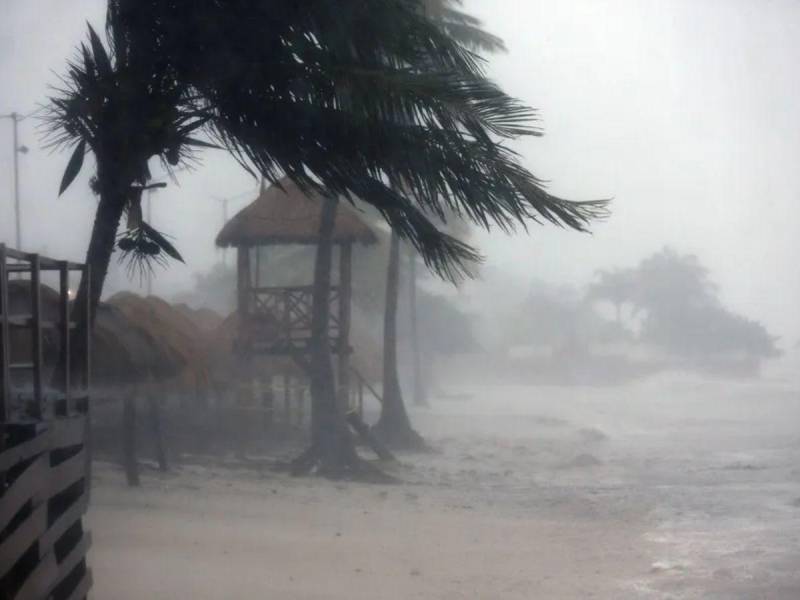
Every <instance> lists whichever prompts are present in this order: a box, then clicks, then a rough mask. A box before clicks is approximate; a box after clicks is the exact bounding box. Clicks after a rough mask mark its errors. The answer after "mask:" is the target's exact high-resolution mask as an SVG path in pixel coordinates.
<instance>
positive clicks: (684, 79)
mask: <svg viewBox="0 0 800 600" xmlns="http://www.w3.org/2000/svg"><path fill="white" fill-rule="evenodd" d="M103 5H104V3H103V2H102V0H70V1H69V2H64V1H63V0H34V1H30V0H3V2H2V6H0V81H2V82H3V87H2V91H0V114H5V113H8V112H10V111H12V110H16V111H19V112H22V113H28V112H30V111H32V110H34V109H36V107H37V106H38V105H40V104H42V103H44V102H45V100H46V95H47V93H48V89H47V86H48V85H57V84H58V77H57V73H58V72H63V69H64V65H65V61H66V58H67V57H69V56H70V55H71V54H72V53H73V49H74V47H75V45H76V44H77V43H78V42H79V41H81V40H82V39H83V37H84V35H85V31H86V21H87V20H88V21H90V22H91V23H93V24H95V25H96V26H97V27H98V28H101V27H102V22H103ZM466 7H467V9H468V10H471V11H473V12H474V13H476V14H477V15H479V16H481V17H482V18H484V20H485V22H486V24H487V27H488V29H490V30H491V31H492V32H493V33H496V34H498V35H500V36H501V37H503V38H504V39H505V40H506V43H507V45H508V47H509V52H508V53H507V54H503V55H497V56H492V57H490V62H489V66H488V69H489V72H490V73H491V74H492V76H493V77H494V78H495V79H496V80H497V81H498V82H499V83H500V84H501V85H502V86H503V87H504V88H505V89H506V90H507V91H509V92H510V93H512V94H513V95H515V96H518V97H520V98H522V99H523V100H524V101H526V102H527V103H528V104H530V105H532V106H534V107H536V108H538V109H539V110H540V117H541V126H542V127H543V129H544V130H545V133H546V135H545V136H544V137H543V138H537V139H531V140H526V141H524V142H521V143H520V144H518V146H517V149H518V150H519V151H520V152H521V153H522V154H523V156H524V160H525V163H526V165H527V166H528V167H529V168H530V169H531V170H532V171H533V172H534V173H535V174H536V175H537V176H538V177H540V178H542V179H546V180H548V181H549V182H550V190H551V191H552V192H553V193H556V194H558V195H561V196H563V197H567V198H573V199H592V198H605V197H612V198H613V205H612V211H613V212H612V216H611V218H610V219H609V220H608V221H607V222H605V223H601V224H598V225H597V226H595V228H594V235H592V236H588V235H581V234H576V233H573V232H568V231H562V230H556V229H554V228H553V227H533V228H532V229H531V230H530V233H529V234H528V235H518V236H516V237H514V238H508V237H506V236H503V235H500V234H499V233H493V234H491V235H485V234H482V235H479V236H477V238H476V240H477V241H478V242H479V243H480V245H481V248H482V251H483V252H484V254H485V255H486V258H487V263H488V264H489V265H490V266H491V267H497V268H502V269H505V270H506V271H508V272H509V273H511V274H513V275H514V276H515V277H516V278H517V280H518V282H519V289H520V290H524V289H525V288H526V286H527V285H528V282H530V281H531V280H532V279H544V280H549V281H553V282H556V283H572V284H575V285H582V284H584V283H586V282H588V281H590V280H591V278H592V277H593V274H594V272H595V271H596V270H597V269H600V268H609V267H613V266H630V265H633V264H635V263H636V262H638V261H639V260H640V259H641V258H643V257H644V256H646V255H647V254H650V253H652V252H654V251H657V250H659V249H660V248H662V247H663V246H664V245H671V246H673V247H674V248H675V249H677V250H678V251H682V252H687V253H689V252H691V253H696V254H698V255H699V256H700V258H701V260H702V262H703V263H705V264H706V265H707V266H708V267H709V268H710V269H711V272H712V276H713V278H714V280H715V281H716V282H717V283H718V284H719V285H720V288H721V294H722V296H723V299H724V301H725V302H726V303H727V304H728V305H729V306H731V307H732V308H733V309H735V310H737V311H740V312H743V313H744V314H746V315H747V316H749V317H751V318H755V319H758V320H761V321H762V322H764V323H765V324H767V326H768V327H769V328H770V329H771V331H772V332H773V333H774V334H776V335H780V336H781V337H782V343H781V345H782V346H783V347H790V346H792V345H794V343H795V342H796V340H797V338H798V336H800V311H798V305H800V270H798V267H797V263H796V257H797V255H798V249H799V248H800V245H799V244H798V243H797V236H798V234H799V233H800V221H799V220H798V217H797V211H796V210H795V207H796V201H797V197H798V190H800V170H799V169H798V168H797V166H796V164H797V159H798V156H800V152H798V150H799V149H800V105H798V103H797V95H798V87H799V84H798V81H799V80H798V77H797V75H796V70H797V66H796V65H798V64H800V41H799V40H800V3H798V2H796V1H794V0H782V1H768V0H670V1H667V0H627V1H623V0H609V1H603V0H569V1H562V2H546V1H543V0H542V1H540V0H520V1H516V2H515V1H511V0H471V1H469V2H468V3H467V4H466ZM20 134H21V142H22V143H24V144H25V145H26V146H29V147H30V148H31V152H29V153H28V154H26V155H24V156H22V157H21V193H22V201H23V227H24V231H23V247H24V249H26V250H30V251H41V252H45V253H48V254H50V255H55V256H59V257H60V256H67V257H69V258H72V259H76V260H80V259H82V257H83V253H84V252H85V247H86V243H87V242H88V237H89V230H90V227H91V219H92V215H93V209H94V206H95V200H94V199H93V197H92V196H91V194H90V193H89V191H88V188H87V186H86V183H87V179H88V175H89V173H90V172H91V170H92V167H93V165H92V164H91V163H90V162H88V161H87V164H86V165H85V166H84V170H85V173H84V174H83V176H82V178H81V179H80V180H78V181H77V182H76V183H75V184H73V187H72V188H71V189H70V190H69V191H68V192H67V193H66V194H64V196H63V197H62V198H57V196H56V194H57V190H58V183H59V180H60V177H61V174H62V172H63V168H64V166H65V164H66V161H67V158H68V156H67V155H63V154H51V153H50V152H49V151H47V150H46V149H43V148H42V144H41V141H40V133H37V131H36V122H35V120H34V119H29V120H27V121H25V122H23V123H22V124H21V126H20ZM11 157H12V154H11V127H10V122H9V121H8V120H0V239H2V240H3V241H5V242H7V243H10V244H12V245H13V231H14V230H13V212H12V180H11ZM255 185H256V184H255V182H253V181H252V180H251V179H250V178H249V177H248V176H247V175H246V174H244V173H243V172H242V171H241V170H240V169H239V168H238V167H237V166H236V165H235V164H233V163H232V161H231V160H230V159H228V158H227V157H226V156H225V155H224V153H222V152H209V153H207V154H206V155H204V161H203V165H202V167H201V168H200V169H199V170H198V171H197V172H193V173H181V174H180V187H176V186H174V185H170V187H169V188H168V189H167V190H165V191H161V192H158V193H157V194H156V195H155V196H154V202H153V221H154V223H155V225H157V226H158V227H159V228H161V229H163V230H165V231H166V232H167V233H169V234H171V235H173V236H174V237H175V238H176V241H177V243H178V245H179V247H180V249H181V250H182V251H183V253H184V255H185V256H186V258H187V263H188V265H187V266H182V265H175V266H173V267H172V268H171V269H170V270H169V271H168V272H164V273H161V274H160V276H159V279H158V280H157V282H156V284H155V289H156V292H159V293H164V294H167V295H168V294H170V293H173V292H175V291H178V290H180V289H182V288H185V287H187V286H189V285H190V284H191V281H192V273H193V272H196V271H202V270H205V269H206V268H208V266H210V265H211V264H213V262H214V261H215V260H218V258H219V254H218V252H217V251H216V250H215V249H214V247H213V238H214V236H215V234H216V231H217V230H218V229H219V227H220V225H221V219H222V213H221V210H222V209H221V203H220V202H218V201H217V200H215V198H224V197H237V198H236V199H234V200H232V201H231V203H230V210H231V212H233V211H235V210H237V209H239V208H241V207H242V206H244V204H246V202H247V201H248V200H249V199H250V197H248V196H247V195H246V194H245V195H244V196H243V195H242V193H246V192H248V191H252V190H254V189H255ZM122 281H123V277H122V276H121V275H120V274H117V275H116V276H115V279H114V281H113V282H112V285H115V286H118V285H120V284H121V282H122ZM134 283H135V282H134Z"/></svg>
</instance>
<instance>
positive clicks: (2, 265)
mask: <svg viewBox="0 0 800 600" xmlns="http://www.w3.org/2000/svg"><path fill="white" fill-rule="evenodd" d="M7 260H8V255H7V249H6V245H5V244H0V423H6V422H8V417H9V411H10V409H11V407H10V406H9V404H10V403H11V371H10V370H9V368H8V364H9V363H10V362H11V349H10V346H9V343H8V317H9V313H10V310H9V305H8V270H7V267H8V263H7V262H6V261H7ZM0 450H2V440H0Z"/></svg>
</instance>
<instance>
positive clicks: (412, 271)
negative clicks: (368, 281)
mask: <svg viewBox="0 0 800 600" xmlns="http://www.w3.org/2000/svg"><path fill="white" fill-rule="evenodd" d="M461 4H462V2H461V1H460V0H425V1H424V2H423V6H422V8H423V9H424V11H425V12H426V14H428V16H429V17H430V18H431V19H432V20H433V21H434V22H436V23H437V24H438V25H439V26H440V27H441V28H442V29H443V30H444V31H445V32H447V34H448V35H449V36H451V37H452V38H453V39H454V40H455V41H457V42H458V43H459V44H461V45H463V46H465V47H468V48H469V49H471V50H482V51H487V52H496V51H501V50H505V45H504V43H503V41H502V40H501V39H500V38H498V37H496V36H493V35H492V34H490V33H488V32H487V31H485V30H484V29H483V24H482V23H481V21H480V20H479V19H476V18H475V17H473V16H471V15H468V14H466V13H464V12H463V11H461V10H459V9H460V6H461ZM444 215H445V217H446V218H443V219H441V220H440V222H438V223H437V226H438V227H439V228H440V229H441V230H443V231H446V232H448V233H449V234H455V237H456V238H457V239H461V240H464V239H465V235H466V232H467V231H468V230H469V226H468V225H467V224H465V223H464V222H463V221H462V220H461V219H460V218H458V217H459V215H456V214H453V213H452V211H448V210H445V211H444ZM391 244H392V252H390V254H389V262H388V265H387V274H386V304H385V307H384V311H385V315H384V329H383V348H384V353H383V357H384V358H383V399H382V400H383V401H382V403H381V414H380V418H379V419H378V422H377V423H376V425H375V432H376V433H377V434H378V435H379V436H380V437H381V438H382V439H383V441H384V442H385V443H387V444H389V445H391V446H394V447H395V448H405V449H423V448H424V447H425V444H424V442H423V440H422V437H421V436H420V435H419V434H418V433H417V432H416V431H415V430H414V429H413V427H412V426H411V421H410V420H409V418H408V411H407V410H406V407H405V402H404V400H403V392H402V389H401V387H400V377H399V369H398V364H397V306H398V302H397V300H398V298H397V296H398V294H399V291H400V286H399V271H400V253H399V252H398V251H395V250H396V248H397V247H398V246H399V239H398V237H397V234H396V233H393V234H392V241H391ZM415 254H416V252H415V251H414V250H413V248H412V249H411V251H410V253H409V262H408V264H409V272H408V289H409V294H410V297H409V313H410V315H409V316H410V326H411V328H410V332H409V333H410V338H411V359H412V363H411V367H412V369H411V375H412V384H413V388H412V398H413V400H414V404H416V405H422V406H424V405H426V404H427V399H426V398H425V390H424V388H423V386H422V377H421V372H420V371H421V368H420V364H421V357H420V347H419V337H418V332H417V306H416V302H417V300H416V292H417V285H418V282H417V273H416V256H415Z"/></svg>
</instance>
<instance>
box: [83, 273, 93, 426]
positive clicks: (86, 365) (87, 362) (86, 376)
mask: <svg viewBox="0 0 800 600" xmlns="http://www.w3.org/2000/svg"><path fill="white" fill-rule="evenodd" d="M83 277H84V278H86V294H87V296H88V297H90V298H91V291H92V269H91V267H89V265H86V266H84V267H83ZM91 306H92V303H91V302H87V303H86V331H84V332H83V334H84V335H85V336H86V356H84V357H83V386H84V390H85V396H84V398H85V402H86V404H85V406H83V407H82V408H83V412H84V413H86V414H88V413H89V387H90V385H91V380H92V326H91V323H92V319H91V316H92V309H91Z"/></svg>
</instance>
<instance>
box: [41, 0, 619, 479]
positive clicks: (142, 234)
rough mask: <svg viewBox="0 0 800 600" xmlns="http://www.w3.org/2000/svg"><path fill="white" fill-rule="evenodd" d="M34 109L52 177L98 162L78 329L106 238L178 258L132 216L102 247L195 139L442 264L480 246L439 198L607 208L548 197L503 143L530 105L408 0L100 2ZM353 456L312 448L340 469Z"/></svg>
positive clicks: (553, 208)
mask: <svg viewBox="0 0 800 600" xmlns="http://www.w3.org/2000/svg"><path fill="white" fill-rule="evenodd" d="M50 107H51V110H50V113H49V115H48V116H47V119H48V124H49V126H50V131H51V141H52V143H53V144H54V145H56V146H57V147H69V148H72V158H71V159H70V160H69V163H68V166H67V170H66V172H65V176H64V180H63V182H62V190H63V189H64V188H66V186H68V185H69V184H70V183H71V181H73V180H74V178H75V176H76V175H77V173H78V172H79V171H80V169H81V166H82V164H83V157H84V155H85V154H87V153H91V154H92V155H93V156H94V159H95V164H96V170H95V173H94V177H93V179H92V189H93V191H94V192H95V193H96V194H97V195H98V197H99V202H98V208H97V213H96V216H95V222H94V225H93V228H92V234H91V239H90V241H89V246H88V251H87V256H86V262H87V263H88V264H89V265H90V266H91V268H92V271H93V273H94V276H93V281H92V287H91V294H89V293H88V292H89V288H88V287H87V285H86V282H81V285H80V287H79V290H78V295H77V298H76V301H75V307H74V310H75V318H76V320H78V321H79V322H81V321H82V322H83V324H85V325H88V326H91V323H92V320H93V316H94V314H95V312H96V306H97V302H98V300H99V298H100V295H101V293H102V287H103V281H104V278H105V273H106V270H107V267H108V263H109V260H110V257H111V255H112V253H113V252H114V250H115V247H120V248H121V250H122V251H123V252H125V253H127V254H129V255H130V256H131V257H133V258H134V259H136V258H137V257H138V258H141V257H143V256H144V257H145V258H146V257H147V256H153V255H155V254H158V255H161V254H166V255H169V256H172V257H174V258H178V257H179V256H180V255H179V254H178V253H177V251H176V250H175V248H173V247H172V245H171V244H170V243H169V242H168V241H167V240H166V238H165V237H164V236H163V235H162V234H161V233H160V232H158V231H156V230H155V229H153V228H152V227H150V225H149V224H147V223H146V222H144V221H142V222H141V223H139V224H138V226H137V227H135V228H133V229H132V230H130V231H129V232H127V233H126V234H125V235H124V236H123V239H125V240H127V241H126V242H125V243H124V244H123V245H120V246H117V235H118V229H119V223H120V219H121V218H122V216H123V214H124V213H125V212H126V211H134V213H135V212H136V211H137V210H138V202H139V197H140V196H139V194H140V192H141V190H142V189H143V188H144V187H145V186H147V185H148V182H149V181H150V162H151V161H152V160H160V161H161V162H162V163H163V164H164V165H166V166H167V168H172V167H175V166H178V165H180V164H182V163H185V162H187V161H191V160H193V159H195V158H196V157H197V153H198V152H200V151H203V150H204V149H205V148H207V147H216V148H222V149H224V150H225V151H227V152H229V153H231V155H232V156H233V157H234V158H235V159H236V160H237V161H238V162H239V164H240V165H241V166H242V167H243V168H244V169H247V170H248V171H249V172H251V173H252V174H253V175H254V176H259V175H260V176H263V177H265V178H266V179H268V180H269V181H271V182H276V181H278V180H279V178H280V177H282V176H283V175H284V174H285V175H286V176H288V177H289V178H290V179H292V180H293V181H295V182H296V183H297V184H298V186H300V187H301V188H303V189H313V190H316V191H319V192H321V193H322V194H325V195H329V196H335V197H337V198H339V199H340V201H342V200H343V201H350V202H355V201H356V199H360V200H361V201H363V202H367V203H369V204H371V205H372V206H374V207H375V208H376V209H377V210H378V211H379V212H380V213H381V214H382V215H383V217H384V218H385V219H386V220H387V222H388V223H389V225H390V226H391V228H392V229H393V230H394V231H396V232H397V234H398V235H399V236H400V237H401V238H403V239H404V240H406V241H408V242H409V243H410V244H411V245H412V246H414V248H415V249H416V250H417V251H418V252H419V253H420V255H421V256H422V257H423V259H424V261H425V262H426V264H427V265H428V266H429V267H430V268H432V269H433V270H434V271H436V272H437V273H439V274H440V275H442V276H443V277H446V278H450V279H457V278H458V277H459V276H460V275H462V274H463V273H464V271H465V269H466V266H467V265H468V263H469V262H470V261H473V260H475V259H476V258H477V257H478V254H477V252H476V251H475V250H474V249H473V248H471V247H470V246H469V245H467V244H464V243H462V242H460V241H459V240H457V239H455V238H453V237H452V236H449V235H447V234H446V233H444V232H443V231H441V230H440V229H438V228H437V227H436V225H435V224H434V223H433V221H432V220H431V216H434V217H439V218H442V217H443V215H444V211H445V210H446V209H448V210H450V211H452V212H454V213H455V214H457V215H458V216H459V217H461V218H466V219H469V220H471V221H473V222H475V223H476V224H478V225H481V226H483V227H487V228H488V227H490V226H492V225H497V226H499V227H501V228H502V229H504V230H511V229H513V228H514V227H515V226H518V225H523V226H524V225H525V224H526V223H528V222H530V221H531V220H547V221H550V222H552V223H556V224H560V225H564V226H567V227H570V228H573V229H577V230H584V229H585V228H586V227H587V226H588V224H589V222H590V221H591V220H592V219H593V218H595V217H596V216H598V215H600V214H602V213H603V212H604V210H605V205H604V203H603V202H596V201H592V202H570V201H566V200H563V199H560V198H557V197H555V196H553V195H551V194H548V193H547V192H546V191H545V190H544V189H543V188H542V187H541V185H540V183H539V180H538V179H536V177H534V176H533V174H531V173H530V172H529V171H528V170H527V169H525V168H524V167H523V166H522V165H521V164H520V161H519V157H518V156H517V155H516V154H515V153H514V152H513V151H512V150H510V149H509V148H508V147H507V145H506V143H505V142H506V141H507V140H509V139H512V138H515V137H518V136H529V135H538V134H539V132H538V130H536V129H535V127H534V126H533V125H532V118H533V116H534V113H533V111H532V110H531V109H530V108H528V107H527V106H525V105H524V104H522V103H520V102H519V101H517V100H515V99H513V98H511V97H509V96H508V95H506V94H505V93H504V92H503V91H502V90H501V89H499V88H498V87H497V86H496V85H495V84H493V83H492V82H491V81H489V80H488V79H487V78H486V76H485V74H484V72H483V69H482V63H481V60H480V59H479V58H478V57H477V56H476V55H475V54H473V53H472V52H471V51H470V50H468V49H467V48H466V47H465V46H463V45H462V44H460V43H458V42H457V41H455V40H454V39H453V37H451V36H450V35H449V34H448V33H447V31H446V28H445V27H444V26H442V25H440V24H438V23H437V22H435V21H434V20H432V19H431V18H430V17H429V16H428V15H427V13H426V12H425V11H424V10H422V5H421V4H420V2H418V1H416V0H375V1H374V2H369V3H366V2H346V3H342V2H333V1H331V0H315V1H313V2H295V1H294V0H271V1H270V2H264V1H257V0H250V1H247V2H235V1H233V0H229V1H218V2H201V3H198V2H195V1H194V0H109V2H108V10H107V22H106V35H105V39H102V38H101V36H100V35H98V34H97V33H96V32H95V31H93V30H92V29H91V28H90V30H89V38H88V41H87V42H86V43H84V44H82V45H81V47H80V50H79V53H78V55H77V57H76V58H75V59H74V60H72V61H71V62H70V63H69V65H68V68H67V71H66V73H65V75H64V77H63V80H62V84H61V86H60V88H59V89H58V90H57V91H56V93H55V95H54V97H53V98H52V101H51V105H50ZM401 187H402V189H403V193H401V192H399V191H398V190H399V189H401ZM87 304H88V307H89V309H90V310H89V311H88V314H89V317H88V323H87V317H85V316H84V314H86V313H85V308H86V307H87ZM75 343H76V344H78V345H79V344H80V343H81V341H80V338H76V339H75ZM330 387H331V388H333V386H330ZM326 396H330V398H326V399H324V401H326V402H327V401H332V402H334V403H335V394H333V393H329V394H327V395H326ZM339 418H341V415H340V416H339V417H337V419H339ZM336 431H337V432H339V429H337V430H336ZM334 435H344V434H343V433H341V432H339V433H334ZM346 444H351V442H350V441H349V438H348V439H347V440H345V441H343V442H342V444H340V446H342V447H343V446H344V445H346ZM319 447H323V446H322V445H320V446H319ZM325 447H328V446H327V445H326V446H325ZM353 456H354V454H353V453H350V452H349V451H348V452H340V453H338V455H337V456H327V457H322V458H320V460H321V461H323V462H325V463H326V466H327V467H330V468H326V471H328V472H332V473H340V472H345V471H347V469H342V468H339V467H338V466H337V463H338V465H339V466H341V465H342V464H345V463H347V462H348V461H353V460H355V459H354V458H353Z"/></svg>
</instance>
